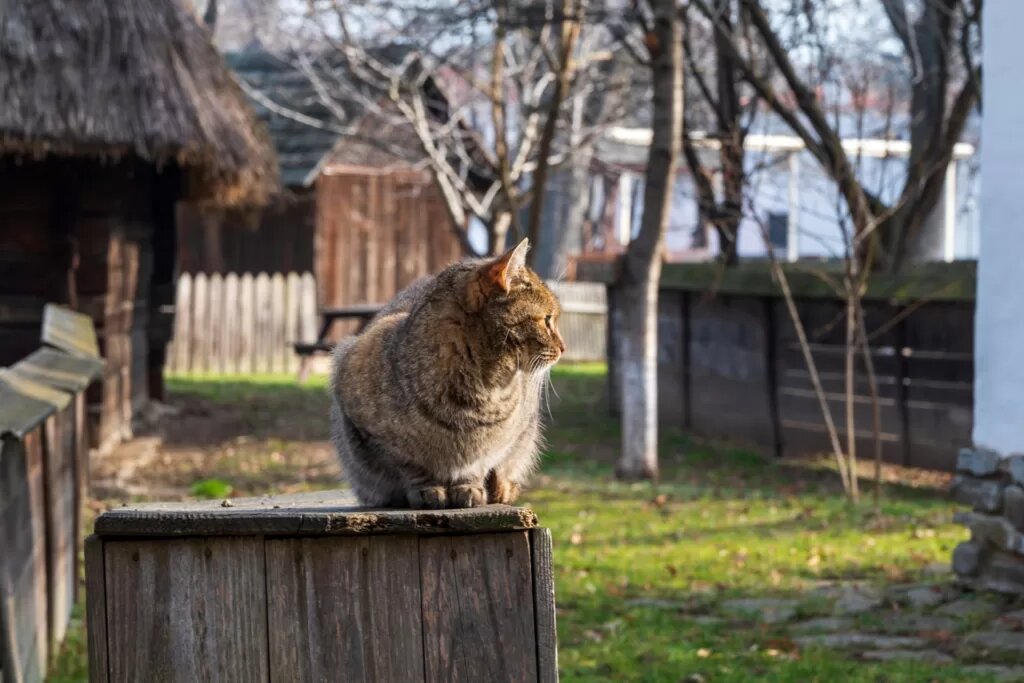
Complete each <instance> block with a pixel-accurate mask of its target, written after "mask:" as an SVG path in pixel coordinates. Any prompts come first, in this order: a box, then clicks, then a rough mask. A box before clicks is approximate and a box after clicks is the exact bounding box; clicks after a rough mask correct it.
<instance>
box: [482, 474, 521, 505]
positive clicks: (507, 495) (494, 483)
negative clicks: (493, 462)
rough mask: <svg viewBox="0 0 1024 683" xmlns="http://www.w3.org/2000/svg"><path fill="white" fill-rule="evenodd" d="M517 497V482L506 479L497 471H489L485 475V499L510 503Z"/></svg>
mask: <svg viewBox="0 0 1024 683" xmlns="http://www.w3.org/2000/svg"><path fill="white" fill-rule="evenodd" d="M518 497H519V484H517V483H516V482H514V481H512V480H511V479H506V478H505V477H503V476H501V475H500V474H498V473H497V472H491V474H490V476H489V477H487V501H488V502H490V503H500V504H502V505H511V504H512V503H514V502H515V501H516V498H518Z"/></svg>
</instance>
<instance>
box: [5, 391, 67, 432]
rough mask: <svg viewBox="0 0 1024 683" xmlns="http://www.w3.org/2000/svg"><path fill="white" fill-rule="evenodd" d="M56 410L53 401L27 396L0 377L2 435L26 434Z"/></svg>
mask: <svg viewBox="0 0 1024 683" xmlns="http://www.w3.org/2000/svg"><path fill="white" fill-rule="evenodd" d="M55 410H56V407H55V406H54V405H53V404H52V403H48V402H46V401H44V400H42V399H40V398H38V397H34V396H27V395H25V394H24V393H22V392H20V391H18V390H17V389H16V388H15V387H13V386H11V385H10V384H9V383H8V382H5V381H4V380H3V379H0V436H3V435H4V434H13V435H15V436H19V437H20V436H24V435H25V434H27V433H28V432H30V431H31V430H33V429H35V427H36V426H37V425H39V424H40V423H41V422H42V421H43V420H45V419H46V418H47V417H49V416H50V415H52V414H53V413H54V411H55Z"/></svg>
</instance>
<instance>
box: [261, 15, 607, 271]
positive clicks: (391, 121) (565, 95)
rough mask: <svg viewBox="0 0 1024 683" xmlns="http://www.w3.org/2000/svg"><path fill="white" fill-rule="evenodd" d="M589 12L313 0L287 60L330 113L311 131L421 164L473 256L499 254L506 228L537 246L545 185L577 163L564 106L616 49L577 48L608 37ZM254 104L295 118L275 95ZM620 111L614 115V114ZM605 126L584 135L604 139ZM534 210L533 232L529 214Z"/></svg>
mask: <svg viewBox="0 0 1024 683" xmlns="http://www.w3.org/2000/svg"><path fill="white" fill-rule="evenodd" d="M587 8H588V5H587V2H586V0H545V1H542V2H534V1H532V0H530V1H528V2H525V3H516V2H512V1H511V0H471V1H470V2H454V1H452V2H440V3H433V4H428V5H424V4H422V3H415V2H406V1H404V0H391V1H385V2H370V1H369V0H363V1H358V2H341V1H340V0H308V2H307V4H306V7H305V10H304V12H303V13H302V15H301V16H299V17H294V18H293V21H292V22H291V23H292V25H293V26H294V27H297V28H296V29H294V32H295V35H294V36H293V40H292V41H291V44H290V47H289V50H288V51H287V52H286V53H284V54H282V58H285V59H287V60H289V61H290V62H292V63H293V64H294V65H295V68H296V69H297V70H298V71H299V72H300V73H301V74H302V75H303V76H304V77H305V78H306V79H308V81H309V82H310V84H311V85H312V86H313V90H314V91H315V93H316V97H317V98H318V99H319V101H320V102H321V103H322V104H323V105H324V107H325V109H326V110H327V111H328V112H329V120H328V121H326V122H324V121H311V122H309V123H310V125H318V126H321V127H327V128H329V129H330V130H334V131H337V132H338V133H339V134H340V135H349V136H362V137H363V138H365V139H366V140H367V141H368V142H371V143H374V144H377V145H379V146H382V147H384V148H387V149H388V151H393V152H396V153H398V154H400V155H403V156H405V157H410V156H415V157H416V159H417V160H418V161H419V163H421V164H422V165H423V167H424V168H426V169H427V170H429V171H430V173H431V175H432V177H433V179H434V181H435V183H436V185H437V188H438V190H439V192H440V194H441V197H442V198H443V201H444V206H445V208H446V210H447V213H448V216H449V219H450V222H451V225H452V228H453V230H454V231H455V233H456V235H457V236H458V238H459V240H460V243H461V244H462V246H463V249H464V251H465V252H466V253H469V254H475V253H478V254H486V253H490V254H495V253H499V252H500V251H501V250H502V249H503V247H504V245H505V241H506V235H507V234H508V232H509V231H511V232H513V233H514V234H515V235H517V236H525V235H526V233H527V231H528V228H529V232H530V233H531V234H532V235H533V236H534V237H538V238H539V237H540V231H539V228H538V227H536V226H535V225H534V224H536V223H538V222H539V220H540V211H541V206H540V203H541V202H542V201H543V199H542V197H543V193H542V192H539V191H538V187H539V186H540V185H541V184H542V183H543V182H544V181H545V179H546V177H547V169H548V167H549V166H551V165H556V164H559V163H561V162H562V161H564V159H565V158H566V157H567V155H568V150H567V145H568V142H569V139H570V136H569V135H567V134H566V133H565V131H566V130H567V129H568V127H569V126H571V125H572V123H573V118H572V117H570V116H567V115H566V113H565V109H566V104H567V103H568V102H570V101H571V100H572V99H573V98H574V97H575V96H576V94H577V93H578V92H581V91H584V90H586V89H587V88H593V87H594V86H593V84H592V83H590V82H589V80H588V77H589V75H590V74H591V73H593V70H592V69H591V67H592V65H593V64H594V62H596V61H599V60H602V59H607V55H608V52H607V50H595V51H592V52H583V51H581V50H580V49H579V48H580V46H581V45H584V46H589V47H591V48H593V47H594V42H593V41H589V40H582V39H581V35H582V34H585V33H587V32H590V31H597V30H599V29H600V27H599V26H598V25H596V24H595V23H593V22H589V21H588V20H587V16H588V15H587V11H588V9H587ZM253 95H254V96H255V97H257V98H262V101H264V103H265V104H267V103H269V104H268V106H270V105H273V106H274V107H276V111H278V112H279V113H282V114H284V115H293V116H294V115H295V114H297V112H295V111H294V110H293V108H292V107H290V106H289V103H287V102H278V101H274V94H273V93H253ZM623 104H624V103H623ZM617 111H621V108H620V109H619V110H617V109H616V108H615V107H614V106H612V107H606V108H605V110H604V116H605V117H607V118H614V117H615V116H616V115H617ZM306 118H308V117H306ZM604 120H605V118H604V117H602V119H601V120H599V121H592V122H590V123H591V124H592V125H590V126H589V127H588V128H587V129H586V130H582V131H579V130H577V131H575V137H576V138H577V139H579V138H581V137H582V138H584V139H590V138H592V137H594V136H596V135H597V134H598V131H599V130H600V126H601V125H603V123H604ZM367 121H370V122H371V123H370V124H369V125H367ZM386 131H398V132H399V134H398V137H399V139H400V140H402V141H401V142H399V143H398V144H395V140H393V139H391V140H389V139H388V138H389V136H388V135H385V134H384V133H385V132H386ZM403 136H404V137H403ZM410 143H411V144H410ZM410 147H412V148H415V149H414V150H410ZM410 152H412V154H410ZM534 203H536V206H534V207H533V208H532V209H531V219H530V225H529V226H523V225H522V224H521V222H520V213H521V209H523V208H524V207H525V206H527V205H531V206H533V205H534ZM474 220H477V221H480V223H481V224H482V225H483V226H484V227H485V228H486V235H487V239H486V246H485V247H484V248H483V249H480V248H479V247H478V246H476V245H474V243H473V241H472V240H471V238H470V228H471V224H472V223H473V222H474Z"/></svg>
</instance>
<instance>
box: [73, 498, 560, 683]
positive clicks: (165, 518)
mask: <svg viewBox="0 0 1024 683" xmlns="http://www.w3.org/2000/svg"><path fill="white" fill-rule="evenodd" d="M86 576H87V596H86V597H87V600H88V609H87V619H88V627H89V629H88V630H89V638H90V640H89V652H90V680H91V681H141V680H152V681H157V680H159V681H196V680H217V681H245V682H249V681H357V680H358V681H396V682H399V683H404V682H405V681H439V682H440V681H444V682H445V683H450V682H459V681H466V682H467V683H469V682H474V683H475V682H477V681H516V682H519V681H545V682H547V681H557V679H558V672H557V656H556V646H555V611H554V588H553V583H552V576H551V539H550V534H549V533H548V531H547V530H546V529H541V528H538V527H537V519H536V517H535V515H534V514H533V512H531V511H530V510H528V509H525V508H513V507H508V506H500V505H494V506H487V507H483V508H477V509H473V510H445V511H426V510H373V509H368V508H359V507H355V506H354V505H353V501H352V499H351V498H350V497H348V496H347V495H345V494H340V493H337V492H325V493H314V494H299V495H291V496H279V497H266V498H258V499H257V498H253V499H239V500H235V501H231V502H230V503H227V504H225V503H222V502H221V501H213V502H199V503H177V504H172V503H167V504H150V505H140V506H137V507H130V508H128V507H125V508H120V509H117V510H113V511H110V512H107V513H104V514H103V515H101V516H100V517H99V519H98V520H97V521H96V534H95V536H93V537H92V538H91V539H90V542H89V543H88V545H87V553H86Z"/></svg>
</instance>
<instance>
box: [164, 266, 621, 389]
mask: <svg viewBox="0 0 1024 683" xmlns="http://www.w3.org/2000/svg"><path fill="white" fill-rule="evenodd" d="M549 284H550V286H551V288H552V290H554V292H555V294H556V295H557V296H558V298H559V299H560V300H561V302H562V318H561V322H560V328H561V332H562V336H563V337H564V339H565V344H566V354H565V358H566V360H570V361H597V360H604V357H605V344H606V338H607V334H606V332H605V325H606V320H607V305H606V303H605V288H604V286H603V285H600V284H596V283H593V282H551V283H549ZM316 289H317V287H316V283H315V282H314V280H313V275H312V274H311V273H302V274H299V273H288V274H287V275H284V274H281V273H275V274H274V275H267V274H266V273H260V274H258V275H255V276H254V275H252V274H251V273H245V274H243V275H238V274H236V273H228V274H227V275H221V274H219V273H215V274H213V275H206V274H204V273H198V274H196V275H190V274H188V273H186V274H184V275H182V276H180V277H179V278H178V285H177V296H176V300H175V321H174V338H173V339H172V341H171V345H170V347H169V350H168V353H167V367H166V370H167V371H168V372H177V373H210V374H226V375H234V374H243V375H244V374H250V373H260V372H277V373H291V372H295V371H296V370H297V368H298V357H297V356H296V355H295V351H294V349H293V347H292V345H293V344H294V343H295V342H312V341H314V340H315V339H316V332H317V327H318V317H317V298H316ZM364 303H367V302H364ZM369 303H377V302H369Z"/></svg>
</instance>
